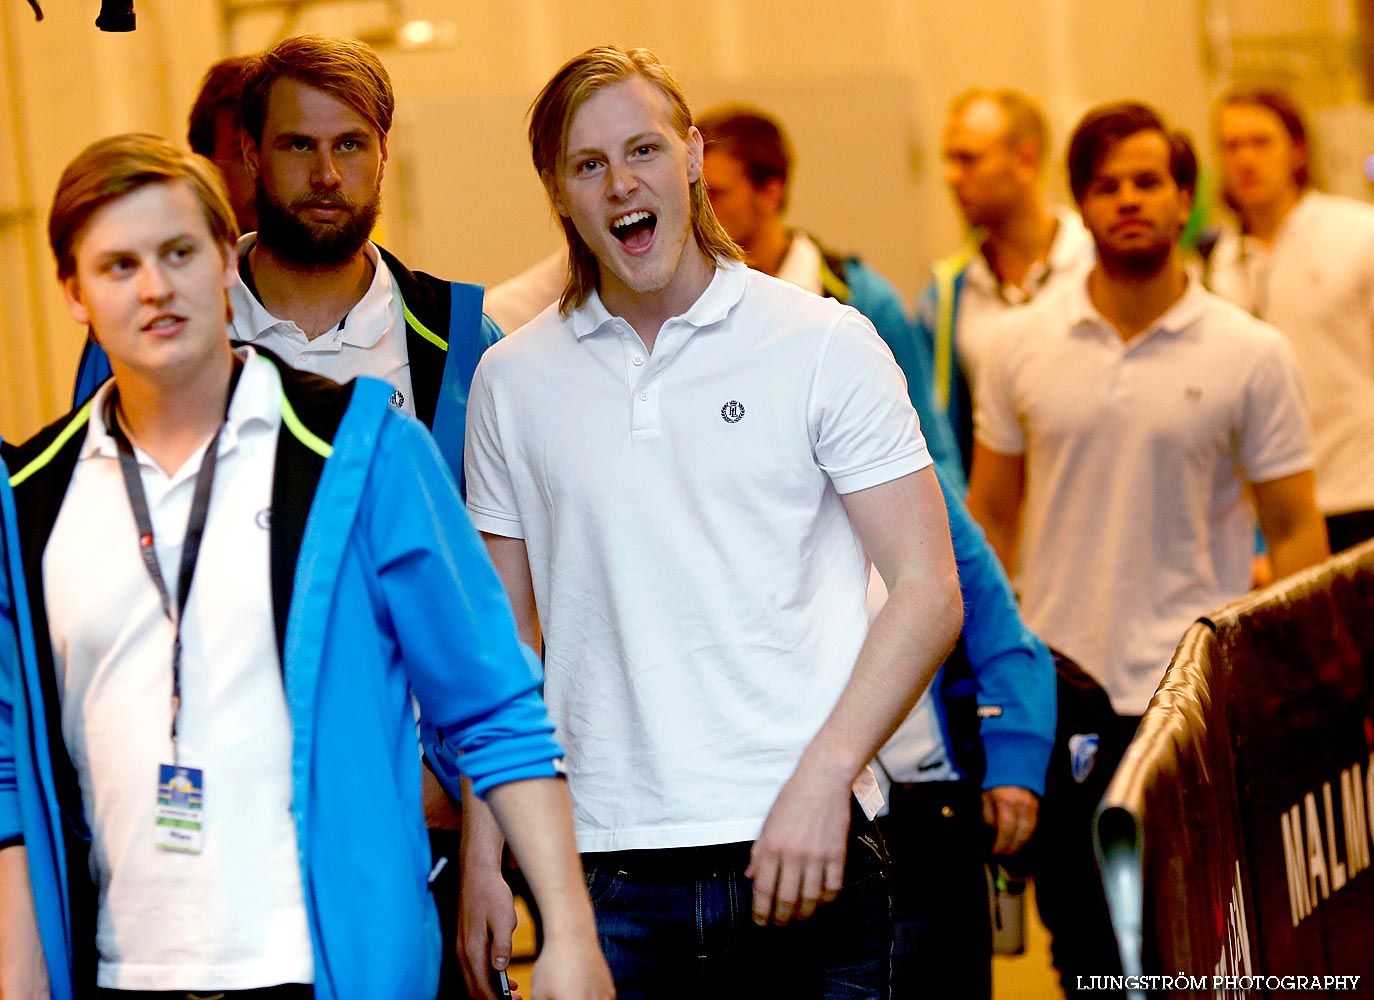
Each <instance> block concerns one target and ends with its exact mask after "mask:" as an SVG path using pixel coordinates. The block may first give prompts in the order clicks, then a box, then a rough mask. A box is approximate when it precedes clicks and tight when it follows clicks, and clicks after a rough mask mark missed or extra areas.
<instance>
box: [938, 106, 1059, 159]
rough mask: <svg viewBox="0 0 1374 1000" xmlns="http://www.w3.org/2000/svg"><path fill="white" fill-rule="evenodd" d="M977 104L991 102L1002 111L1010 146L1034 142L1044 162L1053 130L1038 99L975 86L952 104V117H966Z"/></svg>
mask: <svg viewBox="0 0 1374 1000" xmlns="http://www.w3.org/2000/svg"><path fill="white" fill-rule="evenodd" d="M976 101H991V102H992V103H993V104H995V105H997V106H998V107H999V108H1001V109H1002V114H1004V115H1005V116H1006V119H1007V136H1006V143H1007V146H1008V147H1014V146H1015V145H1016V144H1017V143H1018V142H1030V143H1031V144H1032V145H1033V146H1034V147H1035V154H1036V158H1037V159H1038V160H1039V161H1040V162H1041V163H1043V162H1044V160H1045V151H1046V150H1047V149H1048V148H1049V141H1050V128H1049V125H1048V124H1047V123H1046V121H1045V111H1044V109H1043V108H1041V107H1040V103H1039V102H1038V101H1036V99H1035V98H1033V97H1031V96H1030V95H1029V94H1023V93H1021V91H1019V90H1011V89H1009V88H1006V87H999V88H991V87H974V88H973V89H972V90H966V91H964V92H963V93H962V94H960V95H959V96H958V97H956V98H955V99H954V100H953V101H951V102H950V105H949V116H950V118H953V117H954V116H955V115H958V114H962V113H963V112H964V111H965V110H966V109H967V108H968V106H969V105H970V104H973V103H975V102H976Z"/></svg>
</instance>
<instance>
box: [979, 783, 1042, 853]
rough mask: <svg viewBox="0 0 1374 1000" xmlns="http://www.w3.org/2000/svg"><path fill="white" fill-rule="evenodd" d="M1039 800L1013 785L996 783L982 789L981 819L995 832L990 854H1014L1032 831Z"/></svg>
mask: <svg viewBox="0 0 1374 1000" xmlns="http://www.w3.org/2000/svg"><path fill="white" fill-rule="evenodd" d="M1039 816H1040V800H1039V799H1038V798H1036V796H1035V793H1034V792H1031V791H1029V790H1027V789H1025V788H1017V787H1016V786H1015V785H999V786H998V787H996V788H989V789H987V790H985V791H984V792H983V822H984V823H986V824H987V825H988V826H990V827H992V828H993V829H994V830H996V831H997V839H996V841H995V842H994V843H993V845H992V853H993V854H1015V853H1016V852H1017V851H1019V850H1020V849H1021V848H1022V847H1023V846H1024V845H1025V843H1026V841H1027V840H1029V839H1030V835H1031V834H1032V833H1034V832H1035V822H1036V820H1037V819H1038V818H1039Z"/></svg>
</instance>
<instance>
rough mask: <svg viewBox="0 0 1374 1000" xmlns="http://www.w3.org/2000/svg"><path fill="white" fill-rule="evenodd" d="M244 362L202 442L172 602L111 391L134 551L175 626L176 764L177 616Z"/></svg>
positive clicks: (176, 700) (176, 706)
mask: <svg viewBox="0 0 1374 1000" xmlns="http://www.w3.org/2000/svg"><path fill="white" fill-rule="evenodd" d="M242 370H243V366H242V364H241V363H240V362H239V361H238V359H237V358H236V359H235V363H234V372H233V375H232V376H231V377H230V381H229V394H228V398H227V399H226V401H225V404H224V410H225V420H224V421H221V423H220V425H219V426H218V427H216V428H215V435H214V437H212V438H211V439H210V443H209V444H207V445H206V446H205V454H204V456H203V457H202V458H201V460H200V469H199V471H197V472H196V489H195V493H194V495H193V497H192V499H191V515H190V517H189V518H188V519H187V522H186V540H185V541H184V542H183V543H182V546H181V566H180V567H179V568H178V570H177V595H176V604H175V605H174V604H173V603H172V597H171V594H170V593H168V590H167V581H166V580H164V579H163V577H162V567H161V566H159V565H158V561H157V549H156V548H155V547H154V545H153V519H152V516H151V514H150V513H149V511H148V495H147V493H145V492H144V490H143V474H142V472H141V471H140V470H139V467H138V459H137V458H136V457H135V456H134V449H133V445H132V444H131V443H130V442H129V436H128V435H127V434H125V433H124V429H123V428H122V427H120V425H119V420H118V418H117V416H116V413H117V403H116V398H117V397H116V393H117V392H118V389H117V388H116V389H115V390H114V391H113V392H111V393H110V407H109V420H108V421H107V423H108V426H109V428H110V435H111V436H112V437H113V438H114V439H115V444H116V445H117V446H118V449H119V469H120V471H121V472H122V473H123V474H124V489H125V491H126V492H127V493H128V495H129V506H130V507H132V508H133V513H134V524H135V525H136V526H137V528H138V554H139V555H140V556H141V557H142V558H143V567H144V568H145V569H146V570H147V571H148V576H149V577H151V578H152V581H153V586H155V587H157V594H158V598H159V599H160V600H161V601H162V613H163V614H165V615H166V616H167V620H168V621H169V622H171V623H172V627H173V629H174V630H175V631H174V634H173V637H172V733H171V736H172V763H173V764H180V763H181V761H180V758H179V757H178V754H177V719H178V717H179V716H180V715H181V618H182V612H183V611H184V610H185V609H186V600H187V598H188V597H189V596H190V594H191V581H192V580H193V579H194V578H195V575H196V563H197V562H198V561H199V560H200V543H201V540H202V539H203V538H204V537H205V522H206V519H207V518H208V517H209V515H210V490H211V488H212V487H213V486H214V482H215V466H216V465H217V464H218V460H219V437H220V434H221V433H222V432H223V431H224V424H225V423H226V422H228V417H229V401H230V400H232V399H233V398H234V389H235V387H236V386H237V385H238V379H239V374H240V372H241V371H242Z"/></svg>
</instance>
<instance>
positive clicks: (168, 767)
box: [154, 764, 205, 854]
mask: <svg viewBox="0 0 1374 1000" xmlns="http://www.w3.org/2000/svg"><path fill="white" fill-rule="evenodd" d="M204 807H205V773H204V772H203V771H201V770H200V769H199V768H196V767H182V766H180V765H178V764H159V765H158V767H157V813H156V815H157V822H156V828H155V831H154V833H155V839H154V842H155V843H156V844H157V848H158V850H160V851H177V852H179V853H181V854H199V853H200V852H201V849H202V848H203V847H204V846H205V814H204V812H203V810H204Z"/></svg>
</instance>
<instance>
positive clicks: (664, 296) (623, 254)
mask: <svg viewBox="0 0 1374 1000" xmlns="http://www.w3.org/2000/svg"><path fill="white" fill-rule="evenodd" d="M530 145H531V151H532V154H533V160H534V165H535V168H536V170H537V171H538V173H539V176H540V179H541V180H542V181H543V184H544V187H545V190H546V191H547V192H548V195H549V200H550V203H551V204H552V206H553V208H554V210H555V211H556V212H557V213H558V216H559V218H560V220H561V221H562V224H563V229H564V232H565V234H566V236H567V241H568V247H569V258H570V263H569V271H568V279H567V283H566V286H565V288H564V292H563V295H562V298H561V301H560V304H559V308H557V309H550V310H547V311H546V312H544V313H543V314H542V315H541V316H540V317H539V318H538V319H536V320H535V321H533V322H531V323H530V324H529V325H528V326H526V327H524V328H523V329H522V330H521V332H520V334H519V335H518V336H514V337H511V338H508V339H507V340H506V341H504V342H502V343H501V344H498V345H496V346H495V347H494V348H492V350H491V351H489V352H488V353H487V354H486V355H485V357H484V359H483V361H482V363H481V365H480V366H479V368H478V372H477V375H476V377H475V378H474V381H473V393H472V399H471V403H470V410H469V416H470V419H469V421H468V439H467V449H466V454H467V473H468V483H469V496H468V510H469V513H470V514H471V516H472V518H473V521H474V522H475V523H476V525H477V526H478V527H479V528H480V529H481V530H482V531H483V532H484V534H485V536H486V541H487V546H488V551H489V552H490V553H491V555H492V558H493V562H494V563H495V564H496V566H497V572H498V573H499V574H500V576H501V578H502V580H503V582H504V583H505V585H506V588H507V592H508V593H509V594H510V595H511V598H512V603H513V605H514V606H515V608H516V617H517V627H518V628H519V629H520V632H521V635H522V636H523V638H524V639H525V640H526V642H528V643H529V644H530V645H531V646H532V647H533V648H536V649H537V648H539V647H540V641H541V638H542V640H543V644H544V648H545V650H546V662H545V685H546V686H545V691H546V697H547V698H548V702H549V705H550V708H551V712H552V715H553V717H554V721H555V725H556V726H557V727H558V729H559V732H560V735H561V737H562V738H563V740H564V741H565V744H566V746H567V748H568V752H569V754H568V771H569V777H570V779H571V788H572V792H573V801H574V816H575V820H576V826H577V838H578V847H579V850H580V851H582V852H583V853H582V861H583V867H584V870H585V872H586V873H587V879H588V884H589V886H590V889H591V895H592V900H593V905H594V906H595V907H596V908H597V929H598V935H599V937H600V940H601V944H602V948H603V950H604V951H605V952H606V955H607V958H608V961H609V963H610V966H611V971H612V974H613V976H614V977H615V979H616V989H617V993H618V995H619V996H620V997H622V998H640V997H677V996H684V997H685V996H693V997H697V996H716V997H728V996H741V995H754V994H755V993H756V992H757V990H756V989H755V986H754V984H755V983H756V981H757V977H758V976H759V975H761V974H762V975H766V976H767V977H768V983H769V989H770V990H773V991H775V992H776V993H777V994H778V995H780V996H782V995H785V996H788V997H822V996H839V995H844V996H849V997H885V996H886V995H887V990H888V955H889V951H890V947H891V923H890V918H889V912H888V911H889V907H890V894H889V889H888V883H887V877H886V872H885V852H884V850H883V848H882V846H881V839H880V838H879V837H878V836H877V835H876V828H875V827H874V826H873V823H872V815H873V811H874V810H875V809H876V807H877V805H878V803H877V801H875V799H874V797H873V795H872V793H873V792H876V783H875V782H874V780H873V778H872V775H871V773H869V772H868V770H867V762H868V761H869V760H870V759H871V758H872V756H873V753H874V751H875V750H876V749H877V748H878V747H879V746H880V745H881V744H882V743H883V741H884V740H885V739H886V737H887V736H888V735H889V734H890V733H891V732H892V731H893V729H894V727H895V726H896V724H897V722H898V721H899V720H900V719H901V718H902V717H903V716H904V715H905V714H906V712H907V710H908V709H909V708H910V707H911V705H912V704H913V702H914V701H915V699H916V697H917V696H918V695H919V693H920V691H921V689H922V688H923V687H924V686H925V684H927V683H928V682H929V680H930V678H931V676H932V674H933V673H934V671H935V669H936V668H937V667H938V665H939V664H940V662H941V660H942V659H943V658H944V655H945V654H946V653H947V652H948V650H949V649H950V647H951V645H952V644H953V642H954V639H955V636H956V635H957V633H958V630H959V624H960V619H961V605H960V599H959V589H958V581H957V579H956V575H955V568H954V559H953V555H952V552H951V550H950V540H949V529H948V525H947V523H946V520H945V511H944V506H943V503H942V500H941V498H940V491H939V486H938V485H937V483H936V480H935V476H934V473H933V470H932V469H931V468H930V457H929V454H928V452H927V450H926V446H925V442H924V439H923V438H922V437H921V433H920V430H919V423H918V421H917V418H916V415H915V412H914V411H913V410H912V408H911V404H910V402H909V400H908V399H907V394H906V389H905V386H904V384H903V381H902V377H901V372H900V370H899V369H898V368H897V366H896V365H895V363H894V362H893V360H892V355H891V353H890V352H889V351H888V350H887V348H886V347H885V346H884V345H883V343H882V341H881V340H880V339H879V338H878V336H877V334H876V333H875V332H874V330H873V327H872V325H871V324H870V323H869V322H868V321H867V320H865V319H864V318H863V317H862V316H860V315H859V314H858V313H857V312H855V311H854V310H853V309H850V308H848V307H846V306H843V305H840V304H839V303H836V302H833V301H826V300H823V299H820V298H818V297H816V296H813V295H810V294H808V293H806V292H803V291H802V290H800V289H798V288H796V287H794V286H792V285H788V284H785V283H783V282H780V281H776V280H774V279H772V278H769V277H767V276H765V275H762V274H760V273H758V272H757V271H751V270H749V269H748V268H747V267H745V266H744V264H743V263H742V261H741V260H740V259H739V258H740V252H739V250H738V248H737V247H736V246H735V245H734V243H733V242H731V241H730V239H729V237H728V236H727V235H726V234H725V232H724V230H723V229H722V228H721V227H720V225H719V223H718V222H717V221H716V220H715V217H714V215H713V214H712V211H711V206H710V201H709V199H708V198H707V196H706V190H705V186H704V183H703V181H702V156H703V153H702V139H701V134H700V133H699V132H698V131H697V129H696V128H695V126H693V125H692V117H691V111H690V109H689V108H688V105H687V101H686V99H685V97H684V96H683V92H682V88H681V87H680V86H679V85H678V84H677V81H676V80H675V79H674V78H673V75H672V73H671V72H670V71H669V70H668V68H667V67H666V66H664V65H663V63H662V62H661V61H660V60H659V59H658V58H657V57H656V56H654V54H653V53H651V52H649V51H647V50H644V49H632V50H628V51H627V50H623V49H619V48H615V47H610V46H606V47H601V48H596V49H591V50H589V51H587V52H585V53H583V54H582V55H580V56H577V57H576V58H574V59H572V60H571V61H570V62H568V63H567V64H566V65H565V66H564V67H563V68H562V69H560V70H559V71H558V72H557V73H556V74H555V75H554V77H553V78H552V79H551V80H550V81H549V83H548V84H547V85H546V86H545V88H544V90H543V91H542V93H541V94H540V95H539V97H538V98H537V99H536V100H535V103H534V107H533V109H532V113H531V122H530ZM551 390H552V391H551ZM865 552H867V553H868V554H869V555H871V556H872V558H873V561H874V563H875V564H876V565H877V568H878V570H879V572H880V573H881V574H882V576H883V578H884V579H885V581H886V582H887V584H888V587H889V589H890V591H891V594H892V597H891V600H890V601H889V603H888V604H887V606H886V607H885V608H884V610H883V612H882V613H881V615H880V616H879V617H878V619H877V621H876V622H875V623H874V625H873V628H872V629H871V630H870V629H868V627H867V617H866V610H865V584H866V580H867V566H866V562H865V556H864V553H865ZM466 823H467V829H466V830H465V846H464V854H463V870H464V874H463V878H464V887H463V907H462V912H463V918H462V919H463V937H464V947H465V951H466V954H465V961H466V962H467V964H468V967H469V969H470V971H471V973H472V974H470V976H469V983H470V985H471V984H474V983H477V984H479V985H480V983H481V981H482V980H483V979H484V978H485V975H484V970H485V968H486V966H487V965H488V964H494V965H496V966H498V967H499V966H500V965H501V964H502V963H504V961H505V960H506V959H507V957H508V956H509V936H510V935H509V931H510V926H511V923H512V916H511V909H510V897H509V893H508V892H507V891H506V890H505V888H504V886H503V885H502V884H501V883H500V881H499V876H498V873H497V868H496V865H495V861H496V858H497V855H498V853H499V846H500V837H499V834H498V833H497V831H496V830H495V828H494V826H493V825H492V824H491V822H490V819H489V817H487V816H485V815H484V814H483V812H482V811H481V810H480V809H479V808H477V807H473V808H472V809H470V810H469V811H468V812H467V813H466ZM484 995H487V996H490V994H489V993H486V994H484Z"/></svg>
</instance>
